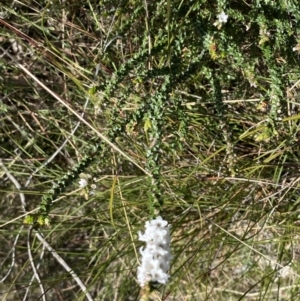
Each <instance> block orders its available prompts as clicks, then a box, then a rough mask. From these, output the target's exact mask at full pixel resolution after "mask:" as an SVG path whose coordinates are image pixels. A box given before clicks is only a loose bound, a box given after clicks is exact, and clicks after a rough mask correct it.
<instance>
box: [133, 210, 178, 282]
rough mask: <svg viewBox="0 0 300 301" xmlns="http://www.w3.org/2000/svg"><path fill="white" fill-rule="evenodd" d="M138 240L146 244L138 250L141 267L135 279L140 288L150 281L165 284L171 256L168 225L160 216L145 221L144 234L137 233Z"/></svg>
mask: <svg viewBox="0 0 300 301" xmlns="http://www.w3.org/2000/svg"><path fill="white" fill-rule="evenodd" d="M138 235H139V240H140V241H144V242H146V247H145V248H143V247H142V248H141V249H140V253H141V255H142V258H141V266H139V267H138V270H137V279H138V282H139V284H140V286H141V287H143V286H144V285H145V284H147V283H148V282H150V281H153V282H158V283H161V284H166V283H167V282H168V279H169V277H170V275H169V274H168V273H167V272H168V270H169V269H170V261H171V260H172V255H171V252H170V241H171V237H170V225H168V222H167V221H165V220H163V219H162V218H161V217H160V216H158V217H157V218H156V219H154V220H151V221H147V222H146V225H145V233H144V234H142V233H141V232H139V233H138Z"/></svg>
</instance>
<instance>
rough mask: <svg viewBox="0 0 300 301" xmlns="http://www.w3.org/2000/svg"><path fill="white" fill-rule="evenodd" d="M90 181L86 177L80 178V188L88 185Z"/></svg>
mask: <svg viewBox="0 0 300 301" xmlns="http://www.w3.org/2000/svg"><path fill="white" fill-rule="evenodd" d="M87 184H88V182H87V180H86V179H80V180H79V187H80V188H84V187H85V186H87Z"/></svg>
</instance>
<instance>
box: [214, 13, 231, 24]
mask: <svg viewBox="0 0 300 301" xmlns="http://www.w3.org/2000/svg"><path fill="white" fill-rule="evenodd" d="M217 18H218V21H219V23H226V22H227V19H228V15H226V14H225V13H224V12H221V13H220V14H218V15H217Z"/></svg>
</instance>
